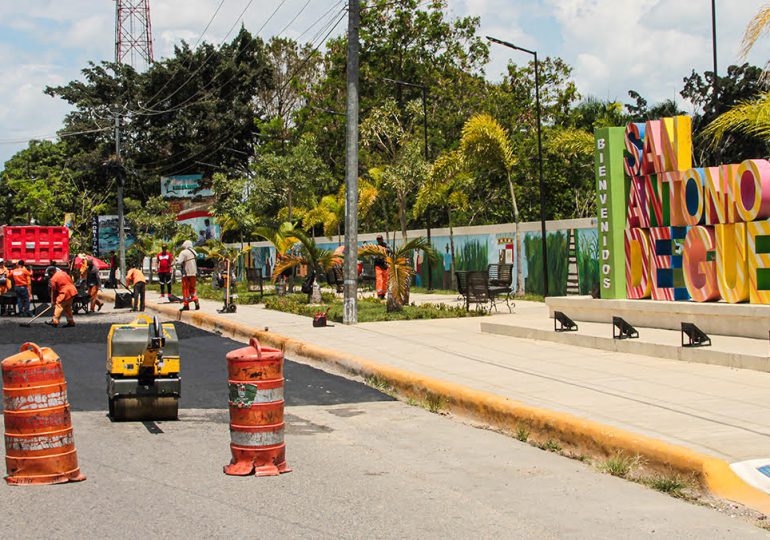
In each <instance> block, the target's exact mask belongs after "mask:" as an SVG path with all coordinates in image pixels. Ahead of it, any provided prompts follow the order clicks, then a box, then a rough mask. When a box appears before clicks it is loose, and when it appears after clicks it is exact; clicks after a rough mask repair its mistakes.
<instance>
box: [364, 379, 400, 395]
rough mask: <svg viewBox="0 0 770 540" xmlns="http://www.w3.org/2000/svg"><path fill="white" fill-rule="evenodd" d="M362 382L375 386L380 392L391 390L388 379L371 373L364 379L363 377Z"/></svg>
mask: <svg viewBox="0 0 770 540" xmlns="http://www.w3.org/2000/svg"><path fill="white" fill-rule="evenodd" d="M364 382H365V383H366V384H367V386H371V387H372V388H376V389H377V390H380V391H381V392H390V391H391V390H393V386H391V384H390V383H389V382H388V381H386V380H385V379H382V378H380V377H378V376H377V375H371V376H369V377H367V378H366V379H364Z"/></svg>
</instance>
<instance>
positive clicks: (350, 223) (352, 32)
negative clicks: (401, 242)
mask: <svg viewBox="0 0 770 540" xmlns="http://www.w3.org/2000/svg"><path fill="white" fill-rule="evenodd" d="M360 25H361V4H360V0H348V66H347V67H348V98H347V130H346V137H345V138H346V144H345V147H346V156H345V272H344V296H343V308H344V312H343V316H342V321H343V323H344V324H356V323H358V306H357V304H356V294H357V292H358V30H359V27H360Z"/></svg>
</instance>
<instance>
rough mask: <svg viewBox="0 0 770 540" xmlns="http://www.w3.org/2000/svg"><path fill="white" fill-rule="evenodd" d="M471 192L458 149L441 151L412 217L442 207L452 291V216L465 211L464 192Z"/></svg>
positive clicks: (466, 198)
mask: <svg viewBox="0 0 770 540" xmlns="http://www.w3.org/2000/svg"><path fill="white" fill-rule="evenodd" d="M472 189H473V176H472V175H471V174H470V173H469V172H468V171H467V169H466V167H465V162H464V160H463V154H462V153H461V152H460V151H458V150H453V151H451V152H444V153H443V154H441V155H440V156H439V157H438V158H437V159H436V161H435V162H434V163H433V166H432V167H431V171H430V174H429V175H428V177H427V179H426V181H425V182H424V183H423V184H422V185H421V186H420V190H419V191H418V192H417V200H416V201H415V205H414V210H413V211H414V215H415V217H417V216H420V215H423V214H425V213H427V212H428V210H429V208H430V207H441V206H443V207H445V208H446V210H447V214H448V217H449V250H450V263H449V265H450V266H449V272H450V279H451V283H452V288H454V287H455V286H456V283H455V260H454V259H455V240H454V217H455V216H456V215H457V213H458V212H461V211H463V210H465V209H466V208H468V206H469V201H468V193H470V192H471V190H472Z"/></svg>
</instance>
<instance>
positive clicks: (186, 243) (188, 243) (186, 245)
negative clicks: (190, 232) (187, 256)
mask: <svg viewBox="0 0 770 540" xmlns="http://www.w3.org/2000/svg"><path fill="white" fill-rule="evenodd" d="M182 247H183V248H184V249H192V247H193V243H192V240H185V241H184V242H183V243H182Z"/></svg>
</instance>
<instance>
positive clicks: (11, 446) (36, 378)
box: [1, 343, 85, 484]
mask: <svg viewBox="0 0 770 540" xmlns="http://www.w3.org/2000/svg"><path fill="white" fill-rule="evenodd" d="M1 365H2V372H3V408H4V411H3V418H4V420H5V464H6V468H7V470H8V476H6V477H5V480H6V482H8V483H9V484H61V483H64V482H79V481H81V480H85V476H83V475H82V474H80V468H79V467H78V457H77V452H76V451H75V441H74V438H73V435H72V422H71V420H70V408H69V403H68V402H67V383H66V381H65V380H64V371H63V370H62V365H61V361H60V360H59V356H58V355H57V354H56V353H55V352H54V351H53V350H52V349H49V348H48V347H42V348H41V347H38V346H37V345H35V344H34V343H25V344H24V345H22V346H21V350H20V352H19V354H15V355H13V356H9V357H8V358H6V359H5V360H3V361H2V363H1Z"/></svg>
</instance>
